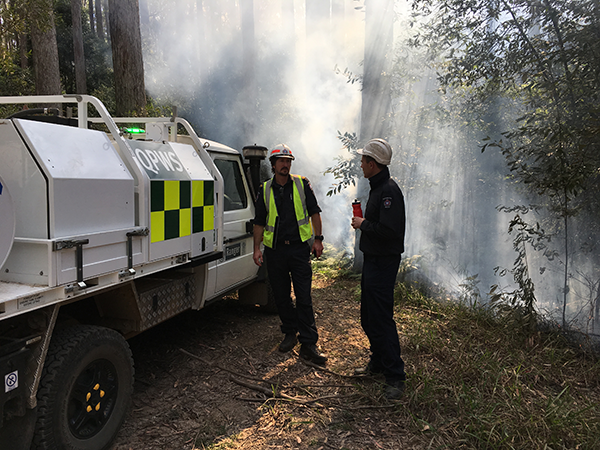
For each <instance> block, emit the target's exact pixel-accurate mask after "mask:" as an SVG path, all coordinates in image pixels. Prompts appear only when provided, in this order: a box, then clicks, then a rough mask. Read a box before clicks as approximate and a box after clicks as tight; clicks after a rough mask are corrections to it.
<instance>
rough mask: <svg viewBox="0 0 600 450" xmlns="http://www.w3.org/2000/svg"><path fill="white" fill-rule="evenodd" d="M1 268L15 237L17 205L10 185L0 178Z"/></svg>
mask: <svg viewBox="0 0 600 450" xmlns="http://www.w3.org/2000/svg"><path fill="white" fill-rule="evenodd" d="M0 230H2V232H1V233H0V268H1V267H2V266H3V265H4V261H6V258H7V257H8V254H9V253H10V249H11V248H12V244H13V239H14V238H15V207H14V205H13V202H12V198H11V197H10V194H9V192H8V187H7V186H6V184H5V183H4V181H2V178H0Z"/></svg>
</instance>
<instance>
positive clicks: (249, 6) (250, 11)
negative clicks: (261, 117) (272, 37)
mask: <svg viewBox="0 0 600 450" xmlns="http://www.w3.org/2000/svg"><path fill="white" fill-rule="evenodd" d="M240 9H241V11H240V12H241V15H242V17H241V23H242V36H241V37H242V52H243V53H242V68H243V73H244V89H243V92H242V96H243V98H242V105H244V106H243V108H244V109H245V111H244V113H243V114H242V117H243V119H242V120H243V123H242V136H241V137H242V139H244V140H245V141H246V142H254V141H255V140H256V136H255V129H256V122H255V120H256V117H257V114H258V111H257V107H256V106H257V94H258V89H257V86H256V36H255V33H254V0H240Z"/></svg>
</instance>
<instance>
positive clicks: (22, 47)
mask: <svg viewBox="0 0 600 450" xmlns="http://www.w3.org/2000/svg"><path fill="white" fill-rule="evenodd" d="M19 61H20V64H21V69H23V70H25V69H26V68H27V67H28V66H29V60H28V59H27V35H26V34H25V33H19Z"/></svg>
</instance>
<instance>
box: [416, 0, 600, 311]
mask: <svg viewBox="0 0 600 450" xmlns="http://www.w3.org/2000/svg"><path fill="white" fill-rule="evenodd" d="M413 7H414V10H415V11H420V12H421V13H422V14H424V15H427V16H428V20H429V21H428V22H427V24H426V25H425V26H424V27H423V28H422V29H421V31H419V32H418V33H417V34H416V35H415V36H414V37H413V39H412V40H411V43H412V45H414V46H417V47H420V46H425V47H426V48H427V49H428V51H429V57H430V61H431V64H433V65H434V66H435V67H436V68H437V69H438V74H439V77H438V80H439V82H440V83H441V86H442V88H443V89H444V90H445V91H448V92H452V93H458V92H460V93H461V95H463V96H464V97H463V100H464V104H465V105H477V104H479V105H485V106H488V107H497V108H498V111H499V112H498V113H497V114H495V115H494V116H490V115H489V114H487V113H484V112H483V111H481V110H477V109H475V110H474V112H475V113H476V114H480V119H481V120H483V121H486V122H488V123H490V122H491V120H495V119H500V120H499V121H497V122H496V124H495V125H496V126H501V127H503V128H504V130H503V131H502V132H501V133H500V135H499V136H498V137H488V138H486V139H485V140H484V142H483V144H482V148H481V149H482V151H485V150H486V149H488V148H491V147H495V148H497V149H499V150H500V152H501V154H502V155H503V156H504V158H505V161H506V164H507V167H508V169H509V170H510V171H511V174H512V178H511V179H510V180H512V181H513V182H514V183H515V184H516V185H517V186H520V187H521V188H522V192H523V193H524V194H527V195H529V197H530V198H531V199H532V201H537V203H538V205H539V206H540V207H541V208H540V209H539V210H540V211H541V210H542V209H543V214H542V216H541V219H540V220H544V221H545V228H547V229H548V230H549V232H548V233H547V236H545V237H544V240H545V241H546V244H547V242H549V237H550V236H551V235H554V236H559V235H561V236H562V239H563V241H562V247H563V248H562V255H563V263H562V264H563V269H564V287H563V293H564V299H563V304H564V307H566V303H567V293H568V292H569V286H568V282H569V281H568V280H569V277H570V274H569V272H568V267H569V262H570V260H571V259H572V258H573V254H572V252H571V249H572V248H583V246H584V245H585V243H586V242H595V241H597V240H598V239H597V238H598V236H600V226H599V225H598V223H599V221H598V208H597V206H598V202H599V200H598V189H597V187H598V184H599V178H600V172H599V171H598V167H599V166H600V152H599V150H600V127H598V124H599V123H600V104H599V102H598V92H600V50H599V49H598V46H597V44H596V43H597V40H598V37H599V36H600V21H599V20H598V17H599V15H600V4H599V3H598V2H597V1H595V0H581V1H577V2H562V1H555V0H543V1H540V2H531V1H528V0H501V1H498V2H490V1H488V0H467V1H464V0H460V1H459V0H415V1H413ZM580 215H581V216H582V220H587V221H588V226H586V228H587V232H586V233H583V232H582V227H581V226H580V227H578V230H579V231H578V233H577V234H575V233H574V232H573V231H571V229H570V228H569V223H570V222H569V220H570V219H572V218H574V217H577V216H580ZM538 217H539V216H538ZM516 228H518V229H520V231H518V232H517V233H516V235H515V241H514V242H515V250H516V251H517V255H518V258H517V261H516V262H515V266H514V268H513V270H512V271H511V272H512V274H513V275H514V277H515V281H516V282H517V284H518V285H519V288H518V289H517V290H516V291H514V292H513V293H512V294H511V296H510V297H511V302H512V303H514V302H515V295H523V296H524V297H523V298H522V299H521V301H522V302H523V303H524V305H525V309H526V311H528V313H529V312H531V308H530V307H531V302H535V296H534V295H533V284H532V283H531V280H530V278H529V275H528V274H527V265H528V262H527V258H526V256H527V255H526V250H525V243H528V244H532V243H533V241H534V240H536V239H538V238H539V234H538V233H539V231H538V230H535V229H534V228H535V227H532V226H529V225H527V224H525V222H524V221H523V220H522V219H521V218H520V217H518V216H517V217H516V218H515V220H514V221H513V222H512V223H511V226H510V229H509V232H512V231H513V230H515V229H516ZM546 244H545V245H544V248H545V247H546ZM533 248H536V246H535V245H534V246H533ZM538 248H539V247H538ZM596 259H597V258H596ZM594 262H596V263H598V261H594ZM493 295H494V296H497V293H496V291H494V293H493ZM528 313H527V314H528ZM563 321H564V308H563Z"/></svg>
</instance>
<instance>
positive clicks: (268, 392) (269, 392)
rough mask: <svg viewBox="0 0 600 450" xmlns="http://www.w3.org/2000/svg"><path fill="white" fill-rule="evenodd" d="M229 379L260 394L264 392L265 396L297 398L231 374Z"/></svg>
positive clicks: (286, 398)
mask: <svg viewBox="0 0 600 450" xmlns="http://www.w3.org/2000/svg"><path fill="white" fill-rule="evenodd" d="M229 379H230V380H231V381H233V382H234V383H237V384H239V385H240V386H244V387H247V388H249V389H252V390H255V391H257V392H260V393H261V394H264V395H266V396H267V397H272V398H281V399H285V400H294V401H298V399H297V398H295V397H291V396H289V395H287V394H283V393H281V392H277V390H275V389H269V388H266V387H264V386H259V385H258V384H252V383H248V382H247V381H243V380H238V379H237V378H234V377H232V376H229ZM263 381H264V380H263Z"/></svg>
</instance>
